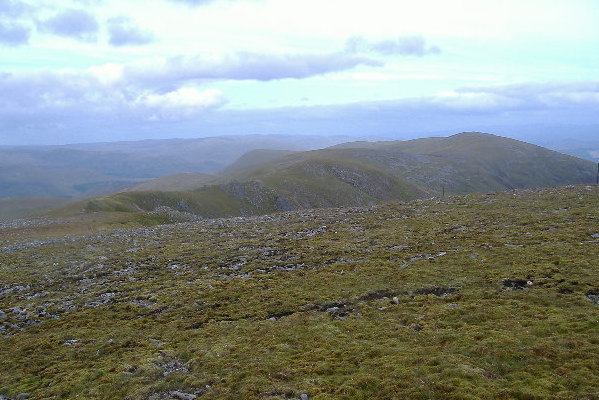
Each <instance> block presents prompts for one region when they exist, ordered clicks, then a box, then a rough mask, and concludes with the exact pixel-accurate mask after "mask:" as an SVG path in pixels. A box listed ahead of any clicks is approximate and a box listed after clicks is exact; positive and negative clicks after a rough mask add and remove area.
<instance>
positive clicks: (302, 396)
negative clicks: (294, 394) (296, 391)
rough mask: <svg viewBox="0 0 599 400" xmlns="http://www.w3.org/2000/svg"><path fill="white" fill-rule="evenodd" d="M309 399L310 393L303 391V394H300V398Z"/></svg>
mask: <svg viewBox="0 0 599 400" xmlns="http://www.w3.org/2000/svg"><path fill="white" fill-rule="evenodd" d="M308 399H309V397H308V395H307V394H305V393H302V394H301V395H300V400H308Z"/></svg>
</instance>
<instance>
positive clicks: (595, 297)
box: [587, 290, 599, 304]
mask: <svg viewBox="0 0 599 400" xmlns="http://www.w3.org/2000/svg"><path fill="white" fill-rule="evenodd" d="M587 297H588V298H589V300H591V301H594V302H595V303H596V304H599V290H589V291H588V292H587Z"/></svg>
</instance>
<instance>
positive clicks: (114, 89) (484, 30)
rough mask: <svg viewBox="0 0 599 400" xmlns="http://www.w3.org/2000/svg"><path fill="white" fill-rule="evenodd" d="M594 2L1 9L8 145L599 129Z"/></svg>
mask: <svg viewBox="0 0 599 400" xmlns="http://www.w3.org/2000/svg"><path fill="white" fill-rule="evenodd" d="M598 21H599V2H598V1H596V0H551V1H547V0H502V1H496V0H493V1H489V0H452V1H446V0H418V1H414V0H410V1H404V0H126V1H124V0H0V145H32V144H66V143H87V142H100V141H116V140H141V139H159V138H173V137H180V138H182V137H206V136H215V135H239V134H293V135H299V134H305V135H349V136H354V137H362V138H369V137H373V138H379V137H387V138H397V139H409V138H414V137H420V136H429V135H430V134H452V133H458V132H460V131H487V132H490V133H497V134H502V135H506V136H512V137H518V136H520V137H523V136H526V135H528V136H531V137H533V136H534V137H535V138H537V139H538V138H545V139H548V138H551V137H553V136H555V137H558V136H559V137H561V138H566V139H568V138H569V139H576V138H578V137H580V138H581V139H583V138H588V137H592V136H593V135H595V136H597V137H599V120H598V115H599V23H598Z"/></svg>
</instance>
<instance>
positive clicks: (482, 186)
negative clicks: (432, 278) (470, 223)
mask: <svg viewBox="0 0 599 400" xmlns="http://www.w3.org/2000/svg"><path fill="white" fill-rule="evenodd" d="M233 166H236V168H233V167H230V168H228V169H226V170H225V171H224V172H223V173H221V174H219V175H218V176H216V177H215V178H214V181H213V182H214V185H213V186H212V187H206V186H205V185H203V187H201V188H199V187H198V189H196V190H192V191H188V192H186V193H182V192H178V193H174V192H168V190H166V191H165V190H163V191H162V192H156V191H154V192H145V193H144V194H141V193H138V194H136V195H135V196H132V195H131V194H129V193H123V194H117V195H111V196H108V197H104V198H100V199H93V200H92V202H93V203H94V207H93V210H95V211H114V210H115V209H120V210H125V209H128V210H131V211H135V210H137V211H139V210H143V211H153V210H156V209H157V208H160V207H161V206H167V207H169V208H171V209H173V210H176V211H180V212H188V213H193V214H196V215H200V216H204V217H215V216H227V215H256V214H263V213H268V212H273V211H283V210H298V209H309V208H314V207H320V208H322V207H343V206H362V205H372V204H377V203H379V202H382V201H389V200H400V201H409V200H413V199H417V198H426V197H431V196H441V195H442V194H444V193H445V194H460V193H472V192H486V191H498V190H506V189H517V188H533V187H542V186H553V185H563V184H579V183H592V182H594V180H595V174H596V166H595V164H594V163H593V162H591V161H587V160H582V159H578V158H575V157H572V156H568V155H564V154H560V153H557V152H554V151H550V150H547V149H544V148H542V147H539V146H535V145H531V144H527V143H524V142H519V141H516V140H512V139H506V138H502V137H498V136H494V135H489V134H482V133H462V134H458V135H454V136H451V137H448V138H428V139H418V140H412V141H406V142H403V141H396V142H380V143H368V144H364V143H361V142H360V143H351V144H346V145H343V146H336V147H332V148H327V149H322V150H313V151H307V152H280V151H255V152H251V153H249V154H247V155H246V156H244V157H242V158H241V159H240V160H239V161H238V162H237V163H234V164H233ZM170 182H173V180H169V179H168V178H166V179H163V180H161V181H154V183H153V186H152V188H155V189H168V188H169V187H172V186H173V185H172V184H171V183H170ZM169 185H170V186H169ZM177 199H184V201H183V202H182V203H180V202H178V201H177ZM117 203H118V204H117ZM115 205H116V206H115ZM115 207H116V208H115ZM80 208H81V209H86V210H88V211H89V210H91V209H90V208H89V207H84V206H80Z"/></svg>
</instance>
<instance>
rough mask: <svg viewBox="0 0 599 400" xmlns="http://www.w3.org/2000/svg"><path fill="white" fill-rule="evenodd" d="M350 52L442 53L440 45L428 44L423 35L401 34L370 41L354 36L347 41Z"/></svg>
mask: <svg viewBox="0 0 599 400" xmlns="http://www.w3.org/2000/svg"><path fill="white" fill-rule="evenodd" d="M345 49H346V51H347V52H348V53H351V54H355V53H377V54H382V55H387V56H389V55H402V56H418V57H423V56H426V55H429V54H440V53H441V49H440V48H439V47H438V46H428V45H427V43H426V40H425V39H424V37H423V36H422V35H409V36H400V37H398V38H396V39H387V40H380V41H369V40H367V39H366V38H364V37H362V36H352V37H350V38H349V39H347V41H346V42H345Z"/></svg>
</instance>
